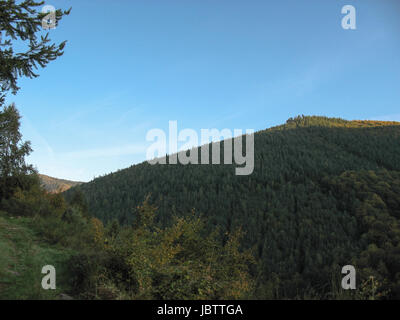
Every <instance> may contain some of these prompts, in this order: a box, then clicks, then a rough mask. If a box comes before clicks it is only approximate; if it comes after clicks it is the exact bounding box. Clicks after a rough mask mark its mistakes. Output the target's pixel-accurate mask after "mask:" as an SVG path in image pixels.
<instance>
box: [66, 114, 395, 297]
mask: <svg viewBox="0 0 400 320" xmlns="http://www.w3.org/2000/svg"><path fill="white" fill-rule="evenodd" d="M399 124H400V123H397V122H378V121H346V120H342V119H331V118H326V117H304V116H301V117H297V118H294V119H289V120H288V121H287V122H286V123H285V124H284V125H281V126H277V127H273V128H270V129H267V130H264V131H260V132H257V133H256V134H255V148H254V150H255V167H254V172H253V174H251V175H249V176H236V175H235V170H234V165H186V166H183V165H154V166H151V165H150V164H148V163H146V162H145V163H141V164H138V165H134V166H132V167H130V168H128V169H125V170H121V171H118V172H116V173H113V174H110V175H107V176H104V177H101V178H97V179H95V180H93V181H92V182H90V183H87V184H84V185H81V186H78V187H75V188H72V189H71V190H69V191H67V197H68V196H70V195H71V194H72V193H73V192H74V190H77V189H79V190H82V191H83V193H84V194H85V196H86V198H87V200H88V203H89V208H90V211H91V213H92V214H94V215H95V216H97V217H99V218H100V219H102V220H104V221H110V220H112V219H114V218H117V219H118V220H119V221H120V222H121V223H125V224H127V223H128V224H130V223H131V222H132V221H133V220H134V216H135V208H136V207H137V206H138V205H139V204H140V203H142V202H143V200H144V198H145V197H146V195H148V194H151V201H152V202H153V203H154V204H156V205H157V206H158V207H159V210H158V212H159V213H158V219H159V221H160V223H163V224H168V222H169V221H170V218H171V216H172V215H187V214H189V213H190V212H191V211H192V209H193V208H195V210H196V212H198V213H201V214H203V215H204V216H205V217H206V218H207V219H208V221H209V224H210V228H213V226H218V227H219V228H220V229H221V230H222V231H226V230H227V231H232V230H234V229H236V228H238V227H241V228H242V229H243V231H245V232H246V236H245V239H244V246H245V247H252V248H254V253H255V255H256V257H257V259H258V260H259V265H258V267H257V269H256V270H253V273H254V275H255V276H256V278H257V283H258V289H257V290H258V291H257V294H258V296H259V297H262V298H266V297H270V298H273V297H275V298H279V297H295V296H296V295H297V294H298V292H299V290H300V291H301V290H302V292H305V291H307V290H311V291H313V293H315V292H314V291H316V292H318V293H319V294H326V292H332V290H334V288H332V286H331V284H332V283H334V281H332V279H333V278H335V279H336V277H340V275H341V274H340V270H341V266H343V265H346V264H353V265H355V266H356V267H357V268H358V269H357V270H358V272H359V273H358V275H359V281H362V280H363V279H364V280H365V281H367V279H370V278H369V277H370V276H373V277H374V278H373V279H376V281H377V283H378V284H377V286H381V291H382V294H387V295H391V296H392V297H397V298H400V228H399V219H400V125H399ZM221 145H222V144H221ZM374 281H375V280H374ZM307 288H308V289H307ZM310 288H311V289H310ZM389 292H390V293H389Z"/></svg>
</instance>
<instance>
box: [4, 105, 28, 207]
mask: <svg viewBox="0 0 400 320" xmlns="http://www.w3.org/2000/svg"><path fill="white" fill-rule="evenodd" d="M0 107H2V104H1V102H0ZM20 119H21V116H20V115H19V112H18V110H17V108H16V107H15V106H14V105H11V106H9V107H6V108H4V110H1V109H0V202H1V201H2V200H3V199H8V198H9V197H10V195H12V193H13V192H14V191H15V190H16V189H17V188H20V189H29V188H30V186H31V185H32V183H35V181H34V180H33V179H36V178H34V177H29V175H32V174H34V173H35V170H34V169H33V167H32V166H30V165H27V164H26V163H25V157H26V156H27V155H29V154H30V152H31V151H32V149H31V147H30V143H29V142H24V143H22V142H21V139H22V135H21V133H20V131H19V127H20V124H21V123H20Z"/></svg>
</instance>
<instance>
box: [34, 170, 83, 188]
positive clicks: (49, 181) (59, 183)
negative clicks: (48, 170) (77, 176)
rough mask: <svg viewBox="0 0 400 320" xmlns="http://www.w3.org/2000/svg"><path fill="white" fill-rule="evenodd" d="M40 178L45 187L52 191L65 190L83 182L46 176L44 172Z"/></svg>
mask: <svg viewBox="0 0 400 320" xmlns="http://www.w3.org/2000/svg"><path fill="white" fill-rule="evenodd" d="M39 178H40V182H41V183H42V186H43V187H44V189H45V190H46V191H47V192H50V193H57V192H64V191H67V190H68V189H70V188H72V187H75V186H78V185H80V184H82V183H83V182H77V181H70V180H63V179H57V178H53V177H49V176H46V175H44V174H39Z"/></svg>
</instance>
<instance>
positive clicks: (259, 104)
mask: <svg viewBox="0 0 400 320" xmlns="http://www.w3.org/2000/svg"><path fill="white" fill-rule="evenodd" d="M46 4H48V5H53V6H55V7H56V8H64V9H67V8H69V7H72V12H71V15H70V16H68V17H66V18H65V19H64V20H63V21H62V22H61V24H60V26H59V27H58V28H57V29H56V30H52V31H51V32H50V36H51V38H52V39H54V40H56V41H58V42H59V41H62V40H68V43H67V46H66V49H65V54H64V56H63V57H61V58H59V59H58V60H57V61H55V62H52V63H51V64H50V65H49V66H48V67H47V68H45V69H43V70H40V77H39V78H37V79H33V80H32V79H22V80H20V81H19V85H20V86H21V87H22V89H21V90H20V91H19V92H18V94H17V95H16V96H12V95H9V96H8V98H7V101H8V102H9V103H10V102H15V103H16V105H17V107H18V108H19V110H20V112H21V114H22V116H23V120H22V132H23V135H24V139H26V140H30V141H31V142H32V146H33V149H34V152H33V153H32V155H31V156H30V157H29V159H28V160H29V162H30V163H33V164H34V165H35V166H36V167H37V168H38V169H39V171H40V172H41V173H44V174H48V175H51V176H55V177H59V178H66V179H72V180H80V181H88V180H91V179H92V178H93V177H95V176H99V175H103V174H107V173H110V172H112V171H115V170H118V169H122V168H126V167H128V166H130V165H132V164H135V163H138V162H141V161H144V160H145V154H146V153H145V151H146V147H147V146H149V145H150V144H151V143H149V142H146V139H145V138H146V133H147V132H148V131H149V130H150V129H153V128H162V129H165V130H166V131H167V128H168V121H170V120H177V121H178V128H179V129H184V128H193V129H194V130H198V132H200V129H201V128H204V129H206V128H217V129H220V130H221V129H224V128H229V129H231V130H233V129H235V128H237V129H243V130H245V129H254V130H261V129H265V128H267V127H271V126H273V125H277V124H281V123H283V122H285V121H286V120H287V119H288V118H289V117H294V116H296V115H299V114H304V115H326V116H334V117H341V118H345V119H378V120H398V121H400V108H399V101H400V18H399V17H400V1H399V0H346V1H342V0H324V1H322V0H274V1H268V0H262V1H255V0H229V1H227V0H179V1H176V0H157V1H155V0H132V1H130V0H113V1H110V0H109V1H106V0H69V1H67V0H51V1H47V2H46ZM347 4H350V5H353V6H354V7H355V8H356V13H357V29H356V30H344V29H343V28H342V26H341V19H342V17H343V16H344V15H343V14H342V13H341V8H342V7H343V6H344V5H347Z"/></svg>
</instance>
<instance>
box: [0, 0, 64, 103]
mask: <svg viewBox="0 0 400 320" xmlns="http://www.w3.org/2000/svg"><path fill="white" fill-rule="evenodd" d="M43 5H44V1H41V2H36V1H33V0H25V1H22V2H20V3H17V2H16V1H15V0H6V1H0V98H2V99H3V98H4V93H5V92H7V91H8V90H12V92H13V93H16V92H17V90H18V89H19V88H18V86H17V78H18V77H20V76H26V77H29V78H34V77H37V76H38V75H37V74H36V73H35V72H34V71H33V70H34V69H37V68H38V67H39V66H40V67H42V68H43V67H45V66H46V65H47V64H48V63H49V62H50V61H53V60H55V59H57V57H59V56H61V55H62V54H63V49H64V46H65V43H66V42H65V41H64V42H62V43H60V44H58V45H56V44H54V43H51V40H50V39H49V36H48V33H47V34H46V35H40V37H39V34H40V32H41V30H42V19H43V18H44V17H45V16H46V14H44V13H41V12H40V11H39V8H40V7H42V6H43ZM69 12H70V10H68V11H61V10H57V11H56V12H55V17H56V22H58V21H59V20H60V19H61V18H62V17H63V16H64V15H68V14H69ZM17 42H19V47H20V44H21V42H22V43H24V44H26V45H27V47H28V48H27V50H26V51H25V52H15V51H14V47H15V44H16V43H17ZM0 102H1V101H0Z"/></svg>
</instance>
